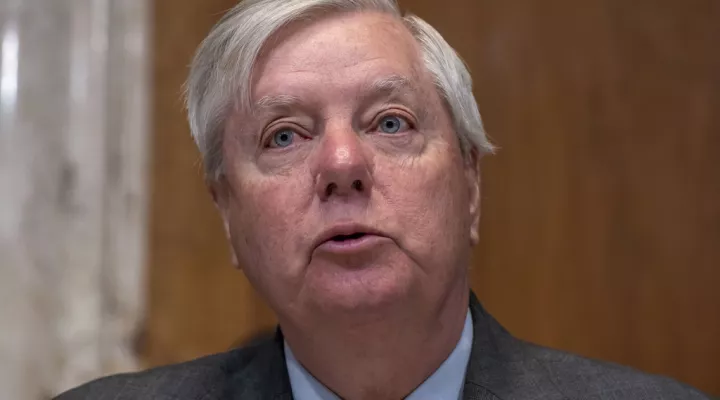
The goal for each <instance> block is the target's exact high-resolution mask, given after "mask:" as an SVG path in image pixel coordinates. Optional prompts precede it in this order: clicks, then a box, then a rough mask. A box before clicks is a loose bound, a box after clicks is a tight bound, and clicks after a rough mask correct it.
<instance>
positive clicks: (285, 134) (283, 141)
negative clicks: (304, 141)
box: [270, 129, 295, 147]
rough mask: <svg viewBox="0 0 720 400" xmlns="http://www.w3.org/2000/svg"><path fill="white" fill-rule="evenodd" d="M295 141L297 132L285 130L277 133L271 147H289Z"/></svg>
mask: <svg viewBox="0 0 720 400" xmlns="http://www.w3.org/2000/svg"><path fill="white" fill-rule="evenodd" d="M294 139H295V132H293V131H291V130H290V129H283V130H280V131H277V132H275V134H274V135H273V138H272V143H270V147H288V146H290V145H291V144H292V143H293V140H294Z"/></svg>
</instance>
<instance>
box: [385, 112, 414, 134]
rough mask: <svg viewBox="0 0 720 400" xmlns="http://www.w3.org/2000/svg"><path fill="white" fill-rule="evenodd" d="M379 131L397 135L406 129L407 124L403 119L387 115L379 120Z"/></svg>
mask: <svg viewBox="0 0 720 400" xmlns="http://www.w3.org/2000/svg"><path fill="white" fill-rule="evenodd" d="M379 129H380V130H381V131H382V132H383V133H398V132H400V131H401V130H404V129H407V122H406V121H405V120H404V119H403V118H400V117H396V116H394V115H388V116H387V117H383V118H382V119H381V120H380V126H379Z"/></svg>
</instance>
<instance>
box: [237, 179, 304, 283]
mask: <svg viewBox="0 0 720 400" xmlns="http://www.w3.org/2000/svg"><path fill="white" fill-rule="evenodd" d="M248 175H251V174H246V175H245V176H243V185H242V187H240V189H239V190H237V191H236V196H235V198H234V199H233V208H232V215H231V219H230V221H231V227H230V228H231V229H230V231H231V236H232V237H231V240H232V245H233V247H234V248H235V252H236V254H237V255H238V258H239V260H240V262H241V264H242V267H243V269H244V270H245V273H246V274H247V275H248V278H249V279H250V280H251V281H252V282H253V283H255V284H257V285H258V286H260V287H263V288H265V287H268V286H271V285H274V284H276V283H274V282H277V284H279V283H280V282H283V281H285V280H284V279H280V278H283V277H286V276H288V275H294V274H296V273H297V272H298V271H299V270H300V268H301V267H302V262H303V260H302V255H301V254H300V250H301V249H300V248H299V246H298V243H297V241H295V240H294V238H296V237H297V235H298V229H300V227H302V226H303V223H302V221H303V219H304V218H305V215H306V210H307V204H306V202H307V200H306V199H307V198H308V194H307V192H308V189H307V187H308V183H307V182H303V181H302V180H301V179H297V178H295V177H273V178H267V177H260V176H258V177H255V178H251V177H249V176H248Z"/></svg>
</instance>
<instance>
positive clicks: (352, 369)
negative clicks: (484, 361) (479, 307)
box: [281, 284, 469, 400]
mask: <svg viewBox="0 0 720 400" xmlns="http://www.w3.org/2000/svg"><path fill="white" fill-rule="evenodd" d="M468 293H469V289H468V287H467V284H464V287H463V288H459V289H456V290H452V291H450V293H449V294H448V295H447V296H446V297H445V298H444V299H443V300H442V301H441V302H440V305H439V307H438V304H437V303H435V305H434V306H433V305H428V306H427V307H422V306H420V305H418V304H417V303H414V304H413V305H412V306H411V307H407V308H403V307H398V308H397V309H395V310H392V312H388V314H387V315H382V317H378V316H376V317H374V318H370V319H368V320H367V321H366V322H364V323H357V321H354V323H347V322H349V321H347V320H345V322H346V323H338V322H336V323H332V324H329V325H328V324H323V323H320V322H319V321H318V322H316V323H313V324H312V325H314V326H313V327H310V326H309V324H303V325H302V326H307V327H308V329H303V328H302V327H301V326H298V325H295V324H292V323H283V321H281V326H282V328H283V333H284V335H285V339H286V340H287V342H288V345H289V346H290V348H291V349H292V351H293V353H294V354H295V357H296V358H297V359H298V361H299V362H300V363H301V364H302V365H303V366H304V367H305V368H306V369H307V370H308V371H309V372H310V373H311V374H312V375H313V376H314V377H315V378H316V379H317V380H318V381H320V382H321V383H322V384H324V385H325V386H327V387H328V388H329V389H330V390H332V391H333V392H335V393H336V394H337V395H338V396H340V397H341V398H343V399H346V400H363V399H401V398H404V397H405V396H407V395H409V394H410V393H411V392H412V391H413V390H414V389H415V388H416V387H418V386H419V385H420V384H421V383H422V382H423V381H424V380H425V379H427V378H428V377H429V376H430V375H432V373H433V372H434V371H435V370H436V369H437V368H438V367H440V365H441V364H442V363H443V361H445V359H446V358H447V357H448V356H449V355H450V353H451V352H452V351H453V349H454V348H455V346H456V345H457V342H458V341H459V339H460V336H461V334H462V329H463V326H464V323H465V316H466V313H467V308H468ZM403 311H404V312H403ZM390 314H392V315H390ZM327 318H328V316H325V318H324V319H325V321H327V320H330V321H344V318H342V317H338V318H330V319H327ZM318 327H322V328H321V329H318Z"/></svg>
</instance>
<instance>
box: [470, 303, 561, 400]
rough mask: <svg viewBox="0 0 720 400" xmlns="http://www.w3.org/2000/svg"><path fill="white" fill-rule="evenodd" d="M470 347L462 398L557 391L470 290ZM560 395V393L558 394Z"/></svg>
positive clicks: (530, 395)
mask: <svg viewBox="0 0 720 400" xmlns="http://www.w3.org/2000/svg"><path fill="white" fill-rule="evenodd" d="M470 314H471V315H472V318H473V347H472V351H471V353H470V361H469V363H468V368H467V372H466V376H465V385H464V387H463V399H464V400H486V399H488V400H489V399H492V400H505V399H511V398H512V399H515V398H522V399H536V398H539V397H538V395H539V394H540V393H544V394H546V395H547V394H554V395H561V394H560V393H559V392H558V391H557V388H556V386H555V385H554V383H553V382H552V380H551V379H550V376H549V375H548V373H547V371H546V370H545V368H544V367H543V366H542V365H541V364H540V363H539V361H538V360H536V359H535V357H533V355H532V352H530V351H528V350H529V346H531V345H530V344H528V343H526V342H524V341H522V340H519V339H516V338H515V337H513V336H512V335H511V334H510V333H509V332H508V331H507V330H505V328H503V327H502V326H501V325H500V324H499V323H498V322H497V321H496V320H495V319H494V318H493V317H492V316H491V315H490V314H488V313H487V311H485V309H484V308H483V307H482V305H481V304H480V302H479V301H478V299H477V297H476V296H475V294H474V293H472V292H471V293H470ZM561 397H562V396H561Z"/></svg>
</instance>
